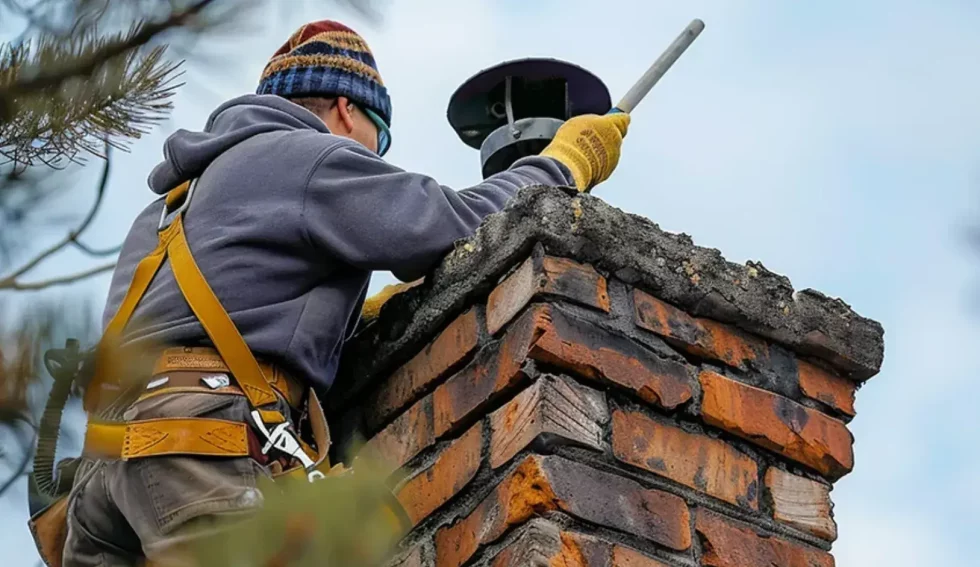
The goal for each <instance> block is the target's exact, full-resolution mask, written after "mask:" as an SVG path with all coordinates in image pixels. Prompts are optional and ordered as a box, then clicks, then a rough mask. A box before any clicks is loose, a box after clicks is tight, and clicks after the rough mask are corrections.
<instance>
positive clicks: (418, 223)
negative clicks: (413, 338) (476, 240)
mask: <svg viewBox="0 0 980 567" xmlns="http://www.w3.org/2000/svg"><path fill="white" fill-rule="evenodd" d="M531 185H548V186H570V185H574V181H573V180H572V177H571V174H570V172H569V171H568V169H567V168H565V167H564V166H563V165H561V164H559V162H557V161H556V160H553V159H551V158H545V157H529V158H524V159H522V160H520V161H518V162H516V163H515V164H514V165H513V166H511V168H510V169H509V170H507V171H502V172H500V173H498V174H496V175H493V176H491V177H489V178H487V179H486V180H484V181H483V182H482V183H480V184H479V185H475V186H473V187H470V188H468V189H464V190H461V191H459V192H457V191H454V190H453V189H450V188H449V187H445V186H443V185H440V184H439V183H437V182H436V181H435V180H434V179H432V178H431V177H428V176H425V175H420V174H416V173H409V172H406V171H403V170H401V169H399V168H397V167H395V166H393V165H391V164H389V163H387V162H385V161H384V160H382V159H381V158H379V157H378V156H376V155H375V154H373V153H371V152H370V151H369V150H368V149H367V148H364V147H363V146H361V145H360V144H357V143H355V142H347V141H344V142H342V143H341V144H340V145H338V146H334V147H331V148H329V149H327V150H325V152H324V153H323V154H322V155H321V157H320V159H319V161H318V163H317V165H316V166H315V167H314V169H313V171H312V172H311V174H310V178H309V181H308V182H307V186H306V195H305V197H304V199H305V200H304V205H303V216H304V222H305V224H306V230H307V232H308V235H309V238H310V240H311V241H312V243H313V245H314V246H315V247H316V248H319V249H321V250H323V251H324V252H327V253H329V254H331V255H333V256H335V257H337V258H339V259H341V260H343V261H345V262H347V263H349V264H351V265H353V266H357V267H359V268H362V269H366V270H371V271H382V270H388V271H391V272H392V273H393V274H394V275H395V277H397V278H398V279H400V280H402V281H406V282H407V281H412V280H415V279H418V278H420V277H422V276H423V275H425V273H426V272H427V271H428V270H429V269H430V268H431V267H432V266H433V265H435V263H436V262H438V261H439V260H440V259H441V258H442V257H443V256H444V255H445V253H446V252H448V251H449V250H450V249H451V248H452V245H453V242H454V241H456V240H458V239H460V238H464V237H466V236H470V235H471V234H473V232H474V231H476V229H477V227H479V226H480V223H481V222H482V221H483V219H484V218H485V217H486V216H487V215H490V214H491V213H495V212H497V211H499V210H501V209H502V208H503V207H504V205H506V204H507V202H508V201H509V200H510V198H511V197H513V196H514V195H515V194H516V193H517V191H518V189H520V188H522V187H528V186H531Z"/></svg>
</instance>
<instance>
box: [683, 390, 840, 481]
mask: <svg viewBox="0 0 980 567" xmlns="http://www.w3.org/2000/svg"><path fill="white" fill-rule="evenodd" d="M700 380H701V389H702V392H703V400H702V403H701V412H702V414H703V416H704V421H705V423H708V424H709V425H713V426H716V427H720V428H722V429H725V430H726V431H729V432H731V433H734V434H735V435H738V436H740V437H743V438H745V439H747V440H749V441H751V442H753V443H755V444H757V445H759V446H761V447H765V448H767V449H770V450H772V451H776V452H778V453H780V454H782V455H784V456H786V457H789V458H790V459H793V460H795V461H797V462H800V463H802V464H804V465H807V466H809V467H811V468H813V469H814V470H816V471H817V472H819V473H821V474H823V475H824V476H826V477H827V478H829V479H830V480H837V479H838V478H840V477H841V476H843V475H845V474H847V473H848V472H849V471H850V470H851V469H852V468H853V467H854V454H853V451H852V443H853V440H854V438H853V437H852V435H851V433H850V431H848V430H847V426H845V425H844V424H843V423H842V422H841V421H839V420H836V419H834V418H832V417H830V416H827V415H825V414H823V413H821V412H819V411H817V410H814V409H811V408H808V407H805V406H802V405H800V404H798V403H796V402H794V401H792V400H790V399H788V398H784V397H783V396H779V395H777V394H773V393H772V392H767V391H766V390H762V389H759V388H755V387H752V386H749V385H746V384H742V383H740V382H736V381H735V380H731V379H729V378H725V377H724V376H721V375H719V374H716V373H714V372H710V371H704V372H702V373H701V377H700Z"/></svg>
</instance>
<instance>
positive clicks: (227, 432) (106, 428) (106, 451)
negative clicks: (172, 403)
mask: <svg viewBox="0 0 980 567" xmlns="http://www.w3.org/2000/svg"><path fill="white" fill-rule="evenodd" d="M246 427H247V425H246V424H244V423H239V422H236V421H225V420H222V419H202V418H164V419H146V420H142V421H134V422H132V423H90V424H89V426H88V430H86V432H85V450H86V453H87V456H90V457H93V458H99V459H122V460H124V461H125V460H127V459H133V458H140V457H153V456H158V455H174V454H194V455H206V456H211V457H247V456H248V431H247V430H246V429H245V428H246Z"/></svg>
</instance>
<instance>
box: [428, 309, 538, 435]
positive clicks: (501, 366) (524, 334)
mask: <svg viewBox="0 0 980 567" xmlns="http://www.w3.org/2000/svg"><path fill="white" fill-rule="evenodd" d="M550 311H551V310H550V308H549V307H548V306H536V307H535V308H532V309H531V310H529V311H528V312H526V313H524V315H522V316H521V317H520V318H519V319H518V320H517V321H516V322H515V323H514V325H513V326H511V328H510V329H508V330H507V333H505V334H504V336H503V338H501V339H500V340H499V341H497V342H496V343H494V344H492V345H489V346H487V347H485V348H484V349H482V350H481V351H480V352H479V353H477V355H476V357H475V358H474V359H473V361H471V362H470V364H468V365H466V367H464V368H463V369H462V370H460V371H459V372H457V373H456V374H454V375H453V376H452V377H451V378H449V379H448V380H446V382H444V383H443V384H441V385H439V387H438V388H436V390H435V392H433V393H432V396H433V403H434V406H435V434H436V437H441V436H442V435H444V434H445V433H446V432H448V431H451V430H453V429H454V428H456V427H457V425H459V424H460V423H461V422H463V421H465V420H466V418H467V417H468V416H471V415H473V414H474V413H475V412H477V411H478V410H479V409H480V408H482V407H485V406H486V405H487V404H488V403H490V402H492V401H493V399H494V398H495V397H496V396H497V395H498V394H500V393H501V392H502V391H504V390H506V389H508V388H510V387H512V386H515V385H516V384H517V383H518V382H519V381H520V378H521V376H522V375H521V366H522V365H523V363H524V360H525V359H526V358H527V353H528V349H529V348H530V347H531V345H532V344H533V343H534V341H535V340H536V339H537V338H538V337H539V336H540V335H541V333H542V332H543V331H544V329H546V328H548V326H549V325H550V315H549V314H550Z"/></svg>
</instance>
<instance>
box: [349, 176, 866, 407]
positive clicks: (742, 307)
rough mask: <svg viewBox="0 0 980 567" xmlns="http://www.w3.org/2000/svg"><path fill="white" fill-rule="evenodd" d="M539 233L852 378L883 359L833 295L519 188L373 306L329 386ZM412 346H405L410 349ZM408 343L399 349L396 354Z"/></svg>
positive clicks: (570, 252) (465, 297) (495, 276)
mask: <svg viewBox="0 0 980 567" xmlns="http://www.w3.org/2000/svg"><path fill="white" fill-rule="evenodd" d="M536 242H540V243H541V244H542V245H543V246H544V248H545V250H546V252H547V253H548V254H551V255H555V256H563V257H567V258H572V259H575V260H578V261H580V262H584V263H588V264H592V265H593V266H594V267H595V268H596V269H598V270H599V271H601V272H605V273H606V274H608V275H610V276H612V277H615V278H617V279H619V280H621V281H624V282H626V283H627V284H630V285H632V286H635V287H638V288H641V289H643V290H644V291H647V292H648V293H651V294H652V295H654V296H656V297H658V298H660V299H662V300H663V301H666V302H668V303H672V304H674V305H676V306H677V307H679V308H680V309H682V310H684V311H686V312H688V313H691V314H692V315H697V316H701V317H708V318H711V319H715V320H718V321H723V322H726V323H730V324H733V325H735V326H737V327H740V328H742V329H745V330H747V331H749V332H752V333H755V334H756V335H759V336H761V337H764V338H767V339H769V340H771V341H774V342H777V343H780V344H782V345H784V346H786V347H788V348H790V349H791V350H794V351H796V352H798V353H801V354H806V355H809V356H812V357H816V358H820V359H822V360H825V361H826V362H828V363H830V364H831V365H833V366H834V367H836V368H837V369H838V370H840V371H841V372H842V373H843V374H845V375H847V376H849V377H851V378H852V379H854V380H865V379H867V378H869V377H871V376H873V375H875V374H876V373H877V372H878V371H879V369H880V367H881V363H882V359H883V356H884V342H883V335H884V331H883V329H882V327H881V325H880V324H879V323H878V322H876V321H873V320H871V319H868V318H865V317H862V316H860V315H858V314H857V313H855V312H854V311H853V310H852V309H851V308H850V306H849V305H847V304H846V303H844V302H843V301H841V300H840V299H834V298H830V297H827V296H825V295H823V294H821V293H819V292H817V291H814V290H810V289H806V290H802V291H799V292H794V290H793V287H792V285H791V284H790V281H789V279H788V278H786V277H784V276H781V275H778V274H775V273H773V272H770V271H768V270H766V268H765V267H763V265H762V264H761V263H757V262H748V263H746V264H745V265H740V264H735V263H732V262H728V261H726V260H725V259H724V258H723V257H722V256H721V253H720V252H719V251H718V250H715V249H711V248H702V247H699V246H695V245H694V243H693V241H692V240H691V238H690V237H689V236H687V235H685V234H671V233H668V232H665V231H663V230H661V229H660V228H659V227H658V226H657V225H656V224H654V223H653V222H651V221H650V220H648V219H646V218H643V217H640V216H637V215H633V214H630V213H626V212H624V211H622V210H620V209H617V208H615V207H612V206H610V205H608V204H607V203H605V202H603V201H602V200H601V199H599V198H597V197H593V196H591V195H587V194H586V195H580V194H577V193H572V192H571V191H570V190H568V189H562V188H548V187H533V188H528V189H524V190H522V191H521V192H520V194H519V195H518V196H517V197H516V198H515V199H514V200H513V201H511V203H510V204H508V206H507V208H506V209H505V210H503V211H501V212H500V213H497V214H494V215H491V216H490V217H488V218H487V219H486V220H485V221H484V223H483V225H482V226H481V227H480V229H479V230H478V231H477V232H476V234H474V235H473V236H472V237H470V238H467V239H464V240H461V241H459V242H457V244H456V247H455V249H454V250H453V251H452V252H450V253H449V254H448V255H447V256H446V257H445V259H444V260H443V262H442V263H441V264H440V265H439V266H438V267H437V268H436V269H435V270H434V272H433V273H432V274H430V275H429V276H428V277H427V278H426V282H425V283H424V284H423V285H421V286H419V287H417V288H415V289H412V290H410V291H408V292H406V293H404V294H401V295H399V296H396V297H395V298H393V299H392V300H390V301H389V304H387V305H385V308H384V309H383V310H382V313H381V316H380V318H379V319H378V320H377V321H376V322H375V323H373V324H372V325H370V326H369V327H367V328H365V329H363V330H362V331H361V332H360V333H359V334H358V336H356V337H355V338H354V339H352V341H351V342H350V343H349V344H348V345H347V347H346V348H345V353H344V360H343V361H342V363H341V369H342V371H341V374H340V375H339V376H338V387H339V388H341V389H344V388H346V387H347V386H345V385H344V384H343V382H344V380H345V379H346V377H347V375H350V374H351V373H352V372H356V374H357V375H359V376H360V377H361V378H362V379H363V378H364V377H365V375H366V374H367V375H370V374H372V373H373V372H376V371H378V370H381V367H382V366H389V365H390V364H391V363H394V362H397V361H396V360H393V359H397V358H402V359H403V358H404V357H405V356H410V355H411V354H412V353H414V352H416V351H417V350H418V349H419V348H421V346H422V344H423V343H424V342H425V341H427V340H428V339H430V338H431V336H432V333H434V332H435V331H436V330H438V329H439V328H440V327H441V326H443V325H445V324H447V323H448V322H449V321H450V320H451V318H452V317H454V316H455V315H457V314H458V313H460V312H461V311H462V310H463V309H464V308H466V307H468V306H469V305H470V304H471V303H473V302H476V301H481V300H483V299H484V298H485V296H486V294H487V293H489V291H490V290H491V289H492V288H493V286H494V285H495V284H496V283H497V281H498V280H499V279H500V277H501V276H502V275H504V274H505V273H506V272H507V270H508V269H509V268H511V267H513V266H514V264H515V263H517V262H518V261H520V260H522V259H523V257H524V256H526V255H527V254H528V253H529V252H530V250H531V248H532V247H533V245H534V244H535V243H536ZM413 349H414V350H413ZM406 351H408V352H406Z"/></svg>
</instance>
